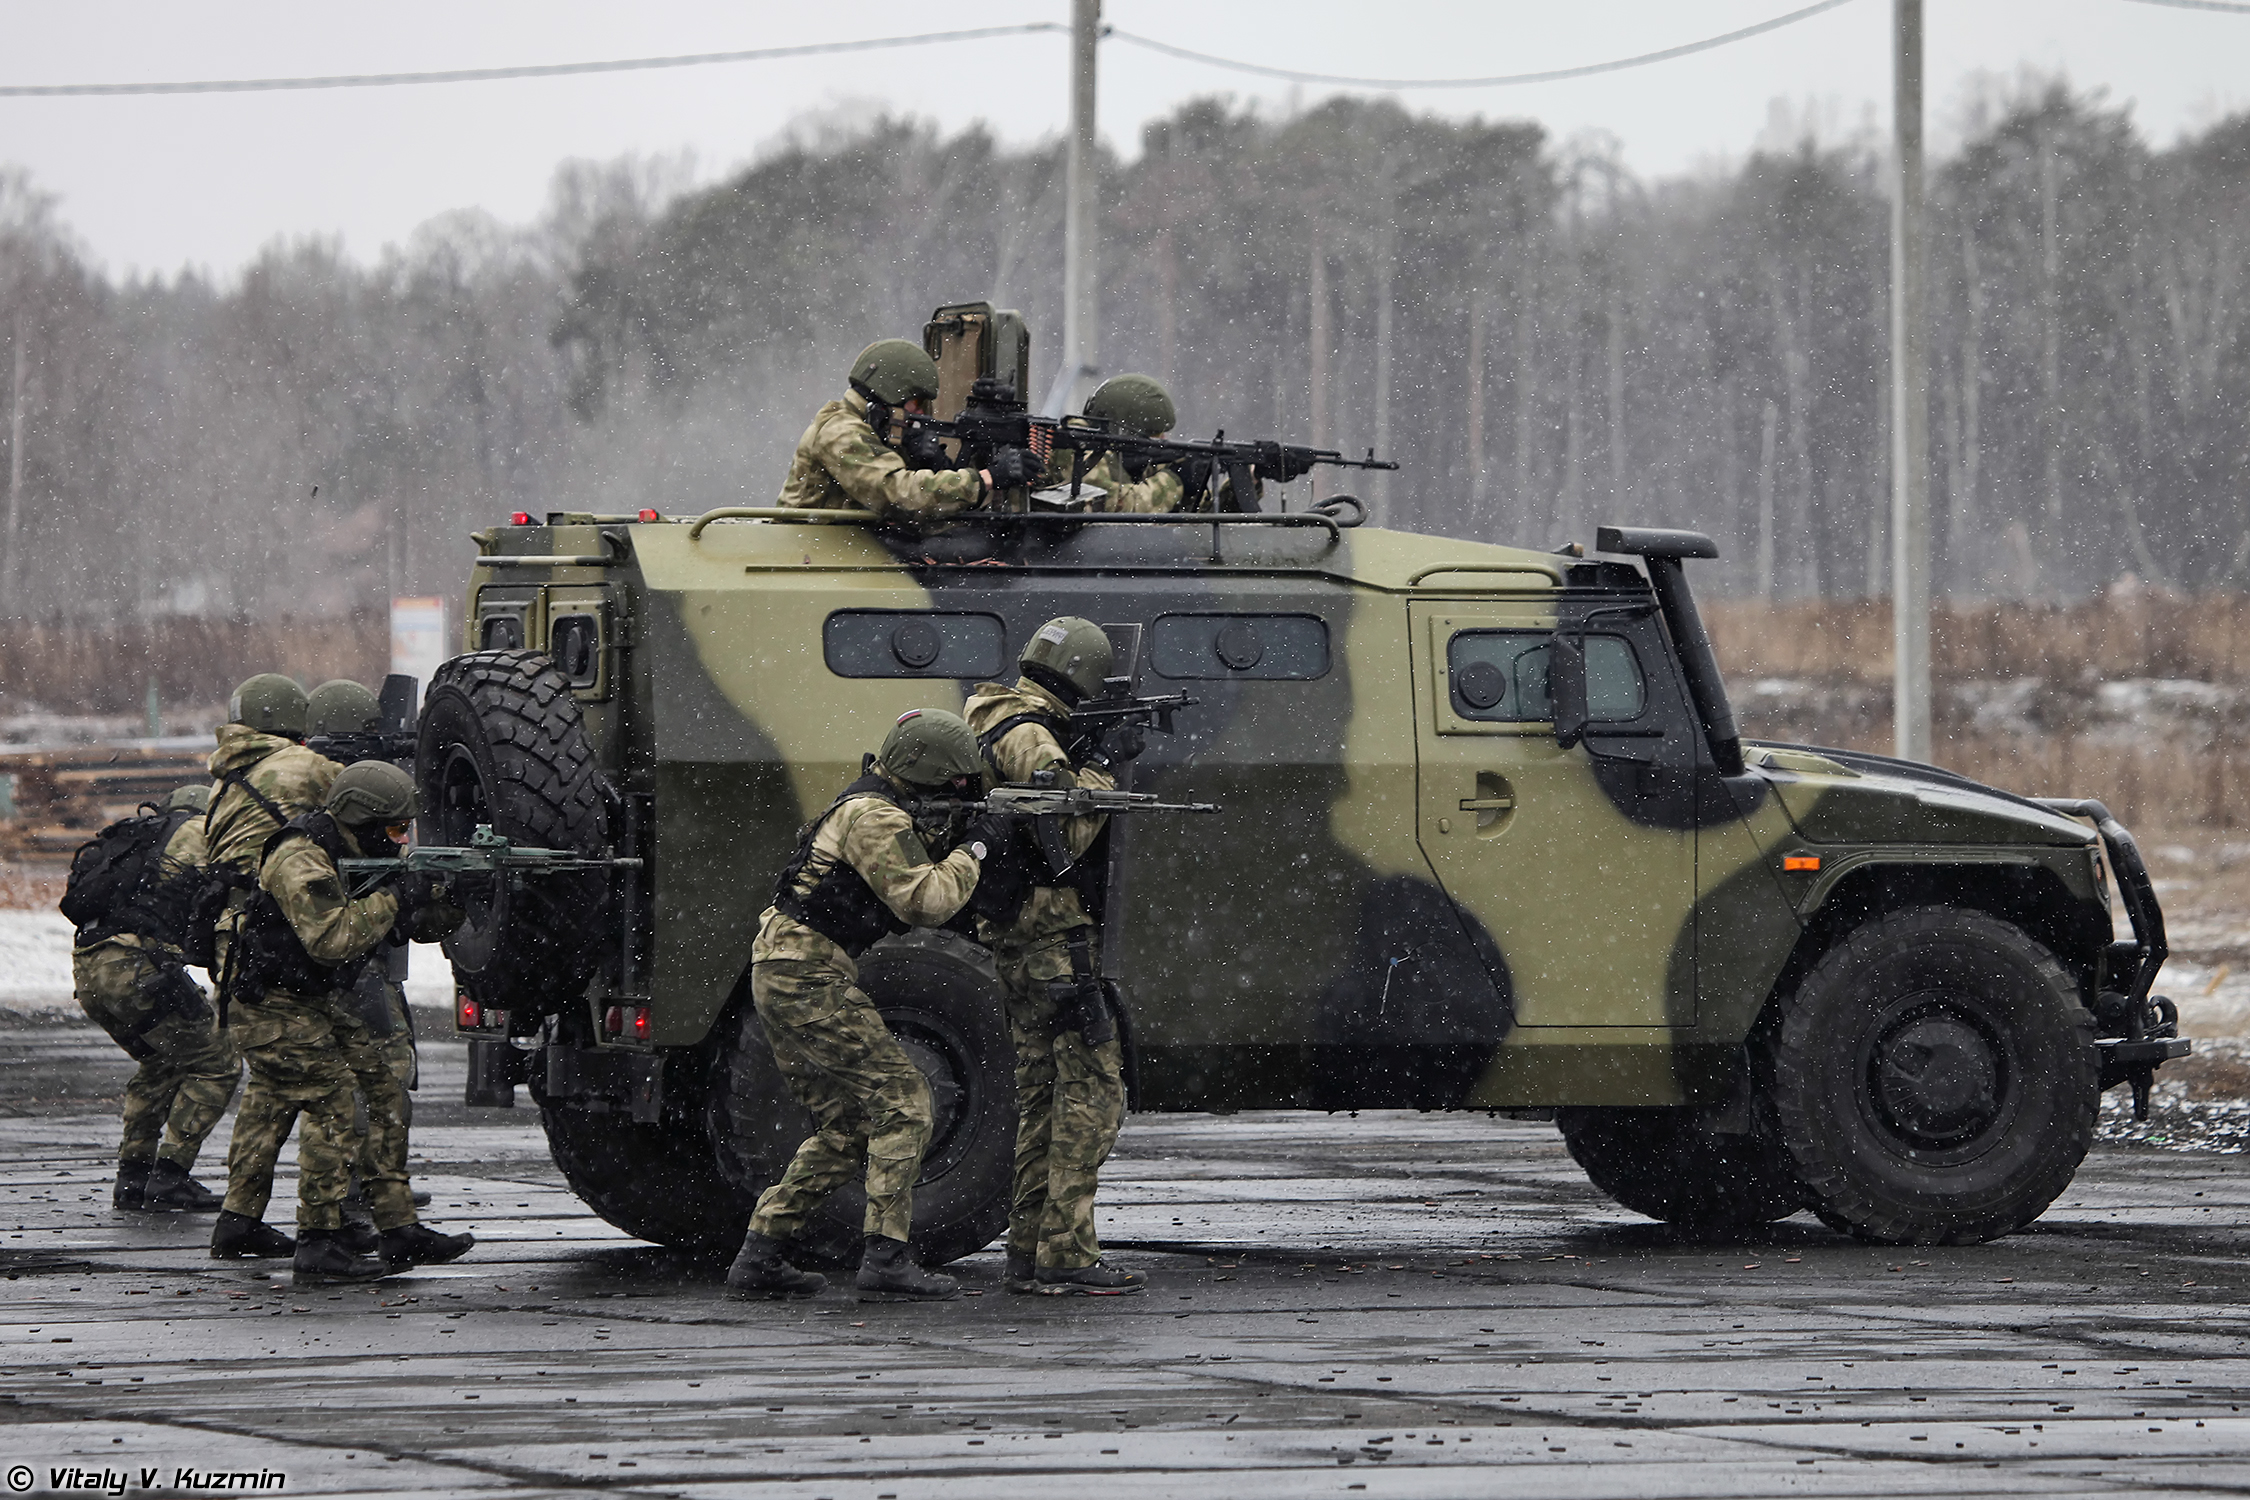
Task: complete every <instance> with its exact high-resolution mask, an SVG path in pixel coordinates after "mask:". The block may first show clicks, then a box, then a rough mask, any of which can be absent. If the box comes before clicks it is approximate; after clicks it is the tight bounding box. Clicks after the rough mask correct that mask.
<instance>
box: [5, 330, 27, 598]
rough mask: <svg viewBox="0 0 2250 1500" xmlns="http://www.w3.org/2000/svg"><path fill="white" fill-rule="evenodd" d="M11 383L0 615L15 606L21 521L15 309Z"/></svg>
mask: <svg viewBox="0 0 2250 1500" xmlns="http://www.w3.org/2000/svg"><path fill="white" fill-rule="evenodd" d="M14 331H15V339H14V342H15V354H16V373H15V379H14V381H13V382H11V383H10V386H9V400H8V520H7V530H6V532H5V534H4V535H0V546H4V547H5V548H6V554H5V555H4V556H0V614H5V613H7V612H9V611H10V610H13V609H14V608H15V603H16V536H17V528H18V526H19V525H20V524H21V522H22V519H23V357H24V349H23V312H22V310H21V309H20V308H19V309H18V310H17V312H16V318H15V330H14Z"/></svg>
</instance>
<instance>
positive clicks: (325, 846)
mask: <svg viewBox="0 0 2250 1500" xmlns="http://www.w3.org/2000/svg"><path fill="white" fill-rule="evenodd" d="M414 811H415V795H414V783H413V780H412V778H410V777H409V776H407V774H406V773H405V772H404V771H401V770H400V769H399V768H398V767H396V766H394V765H390V764H388V763H386V762H383V761H363V762H361V763H360V764H358V765H355V766H352V767H349V768H348V769H346V770H344V771H342V772H340V773H339V774H338V775H337V777H336V779H335V781H334V783H333V784H332V785H331V786H330V788H329V792H328V796H327V797H326V798H325V799H324V802H323V806H322V809H321V810H320V811H319V812H316V813H311V814H306V815H302V816H299V817H295V818H291V819H290V820H289V822H288V823H287V824H285V825H284V826H283V827H282V828H281V830H280V831H278V832H277V833H275V834H274V835H273V836H272V837H271V838H269V839H268V840H267V842H266V846H265V849H264V851H263V853H262V857H261V860H260V864H259V870H258V886H259V890H260V893H261V894H260V896H259V897H258V898H257V899H256V900H255V901H253V902H252V903H251V904H250V905H249V907H248V908H247V909H246V910H245V912H244V914H243V917H242V919H241V921H240V922H239V923H238V925H237V928H236V931H235V934H234V943H235V959H234V962H235V969H234V977H235V982H236V986H237V988H236V992H235V995H234V1002H235V1003H234V1013H233V1016H232V1018H231V1020H230V1025H231V1027H232V1029H233V1031H234V1034H235V1038H236V1041H237V1044H238V1045H239V1046H240V1047H241V1049H242V1054H243V1058H244V1060H245V1061H247V1062H248V1063H249V1066H250V1076H251V1080H252V1085H253V1088H254V1089H256V1090H257V1091H258V1092H259V1093H260V1094H261V1095H262V1096H263V1097H266V1098H270V1099H271V1100H273V1101H274V1102H275V1106H276V1108H275V1109H273V1110H272V1111H271V1112H269V1114H268V1115H266V1116H264V1117H262V1118H260V1119H257V1120H253V1119H250V1118H247V1109H246V1111H245V1113H246V1118H245V1119H243V1120H242V1121H240V1122H239V1123H238V1124H237V1126H236V1128H235V1138H234V1150H233V1152H232V1153H231V1154H230V1156H229V1158H228V1163H227V1167H228V1181H227V1210H226V1212H227V1213H228V1214H229V1215H234V1216H239V1217H240V1219H242V1220H245V1221H248V1222H251V1223H256V1222H257V1221H258V1220H259V1219H260V1218H261V1217H262V1215H263V1213H264V1211H265V1207H266V1202H267V1200H268V1199H269V1198H270V1197H271V1195H272V1192H273V1170H274V1165H275V1163H276V1161H277V1160H278V1159H279V1156H280V1151H281V1144H282V1135H283V1134H284V1133H286V1117H285V1116H284V1115H283V1114H282V1111H283V1110H292V1111H296V1112H299V1113H301V1114H302V1115H303V1117H304V1129H303V1133H302V1134H301V1136H300V1138H299V1140H298V1144H297V1167H298V1210H297V1222H298V1231H299V1232H298V1239H297V1244H296V1248H295V1251H294V1260H295V1267H294V1269H295V1273H296V1279H297V1280H298V1281H299V1282H314V1283H317V1282H324V1281H356V1280H363V1279H365V1278H368V1277H371V1276H380V1275H383V1274H385V1273H386V1271H389V1270H397V1269H400V1268H402V1267H405V1266H409V1265H418V1264H428V1263H432V1262H438V1261H448V1260H452V1259H455V1258H456V1257H458V1256H460V1255H462V1254H464V1253H465V1252H466V1251H467V1250H468V1249H469V1248H470V1247H471V1246H472V1245H473V1244H474V1243H475V1241H474V1240H473V1239H472V1238H471V1237H470V1236H468V1235H445V1234H438V1233H436V1232H434V1231H432V1230H430V1229H428V1228H426V1227H424V1226H423V1225H421V1224H419V1223H417V1222H416V1220H415V1214H414V1206H413V1204H412V1202H411V1201H410V1199H409V1197H408V1194H407V1189H406V1184H405V1183H404V1181H403V1180H400V1181H397V1182H389V1181H383V1182H375V1183H370V1185H369V1198H370V1203H369V1208H370V1209H371V1210H372V1212H373V1213H374V1216H375V1224H376V1227H377V1228H378V1229H379V1230H380V1232H381V1240H380V1248H381V1258H380V1259H369V1258H365V1257H362V1256H360V1255H358V1254H357V1253H355V1252H354V1251H353V1250H352V1249H351V1248H350V1247H349V1246H348V1245H347V1244H346V1243H345V1242H344V1240H343V1239H342V1236H341V1230H342V1228H343V1201H344V1195H345V1193H346V1191H347V1190H348V1188H349V1185H350V1175H351V1162H352V1157H353V1154H354V1152H353V1150H352V1145H353V1142H352V1092H353V1087H354V1084H355V1079H354V1077H353V1074H352V1071H351V1068H350V1065H349V1062H348V1060H347V1059H348V1056H349V1054H350V1052H351V1051H352V1050H353V1048H355V1047H364V1046H365V1045H366V1039H365V1038H364V1036H362V1035H361V1033H363V1032H364V1031H365V1030H366V1023H365V1022H364V1021H363V1020H362V1019H361V1018H360V1016H359V1014H358V1012H357V1007H356V1006H355V1004H354V1003H353V1001H352V999H351V997H350V994H349V990H350V987H351V983H352V980H353V978H354V977H355V973H356V971H357V970H358V969H359V968H360V967H361V966H362V965H363V963H364V962H365V960H366V959H367V958H368V957H369V955H370V954H372V953H374V952H375V951H376V950H377V948H378V946H379V945H380V944H382V943H384V942H385V941H386V940H388V941H390V942H393V943H396V942H399V941H403V940H405V939H407V938H412V939H415V940H418V941H424V942H435V941H437V940H438V939H440V938H442V937H444V936H445V935H446V934H447V933H449V932H451V931H452V929H453V928H454V927H456V926H458V925H459V923H460V915H461V914H460V912H459V910H458V909H457V908H455V907H453V906H452V905H451V903H450V902H449V901H448V900H447V899H446V897H445V893H444V891H443V888H442V886H437V885H434V884H431V883H429V882H426V881H419V880H412V879H410V880H409V881H408V882H405V883H403V884H401V885H400V886H399V887H398V888H396V889H394V888H392V887H389V886H386V887H382V888H379V889H376V890H374V891H372V892H369V893H368V894H366V895H363V896H357V897H355V896H352V895H351V894H350V892H349V891H348V889H347V887H346V884H345V881H344V878H343V876H342V874H341V872H340V870H339V868H338V861H340V860H343V859H348V858H353V857H366V858H376V857H384V856H388V855H390V854H393V853H395V852H396V849H397V842H396V841H397V840H399V839H400V838H403V837H404V836H405V834H406V831H407V827H408V825H409V824H410V822H411V820H412V819H413V816H414ZM272 1119H280V1120H281V1121H282V1130H281V1131H279V1132H277V1131H274V1130H272V1129H270V1128H261V1127H263V1126H265V1124H266V1122H267V1121H268V1120H272ZM260 1227H262V1225H261V1226H260ZM212 1253H213V1254H214V1255H217V1254H220V1253H221V1251H220V1249H219V1246H218V1241H217V1238H216V1237H214V1240H213V1251H212Z"/></svg>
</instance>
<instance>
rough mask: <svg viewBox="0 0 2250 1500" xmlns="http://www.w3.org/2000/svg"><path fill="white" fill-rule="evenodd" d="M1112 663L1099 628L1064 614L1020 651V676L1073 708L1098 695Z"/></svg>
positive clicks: (1086, 621) (1104, 632)
mask: <svg viewBox="0 0 2250 1500" xmlns="http://www.w3.org/2000/svg"><path fill="white" fill-rule="evenodd" d="M1113 660H1114V657H1113V654H1112V652H1111V650H1110V645H1109V635H1108V633H1107V632H1106V631H1104V630H1103V629H1102V628H1101V626H1099V625H1096V624H1095V623H1094V622H1093V621H1091V620H1081V619H1079V618H1078V617H1077V616H1076V615H1063V616H1061V617H1059V618H1057V619H1053V620H1049V621H1048V622H1047V623H1046V624H1044V625H1042V626H1040V627H1039V628H1038V629H1037V630H1034V631H1033V632H1032V633H1031V639H1030V640H1029V641H1027V642H1025V644H1024V648H1023V657H1022V664H1023V675H1024V676H1026V677H1028V678H1030V679H1031V680H1032V681H1033V682H1036V683H1038V684H1039V685H1040V686H1041V687H1043V688H1045V689H1046V690H1047V691H1048V692H1050V693H1053V694H1054V695H1055V696H1056V697H1058V698H1060V699H1062V700H1063V701H1064V702H1065V703H1068V704H1072V705H1075V704H1077V702H1078V701H1079V700H1080V699H1082V698H1093V697H1097V696H1099V695H1100V693H1101V690H1102V682H1103V679H1105V678H1107V677H1108V676H1109V669H1110V665H1111V663H1112V661H1113Z"/></svg>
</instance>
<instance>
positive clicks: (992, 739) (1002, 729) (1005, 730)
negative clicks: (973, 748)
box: [977, 710, 1070, 781]
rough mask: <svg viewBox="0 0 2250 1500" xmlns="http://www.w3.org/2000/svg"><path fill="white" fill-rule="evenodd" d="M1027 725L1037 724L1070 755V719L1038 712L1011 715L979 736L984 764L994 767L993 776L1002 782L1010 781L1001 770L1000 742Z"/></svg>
mask: <svg viewBox="0 0 2250 1500" xmlns="http://www.w3.org/2000/svg"><path fill="white" fill-rule="evenodd" d="M1026 724H1036V725H1038V726H1039V727H1040V728H1041V729H1044V730H1046V731H1047V732H1048V733H1049V734H1051V735H1053V736H1054V737H1055V743H1056V744H1057V745H1058V746H1062V747H1064V749H1063V753H1064V754H1065V755H1068V754H1069V753H1070V751H1069V749H1068V746H1069V744H1070V720H1069V719H1067V718H1065V717H1063V716H1062V715H1061V714H1051V713H1044V712H1040V711H1038V710H1033V711H1031V712H1029V713H1020V714H1010V715H1008V717H1007V718H1005V719H1002V720H1001V721H1000V722H999V723H997V724H995V725H993V726H992V727H991V728H990V729H987V730H986V731H985V732H984V733H982V734H980V735H978V736H977V749H978V750H980V751H982V752H983V753H984V763H985V764H986V765H988V766H990V767H992V774H993V775H995V776H997V777H999V778H1000V779H1001V780H1002V781H1006V780H1007V779H1008V774H1007V772H1005V771H1003V770H1002V769H1001V768H1000V742H1001V741H1002V740H1004V739H1006V738H1007V737H1008V735H1009V734H1010V733H1011V732H1012V731H1014V730H1017V729H1021V728H1022V727H1023V726H1024V725H1026Z"/></svg>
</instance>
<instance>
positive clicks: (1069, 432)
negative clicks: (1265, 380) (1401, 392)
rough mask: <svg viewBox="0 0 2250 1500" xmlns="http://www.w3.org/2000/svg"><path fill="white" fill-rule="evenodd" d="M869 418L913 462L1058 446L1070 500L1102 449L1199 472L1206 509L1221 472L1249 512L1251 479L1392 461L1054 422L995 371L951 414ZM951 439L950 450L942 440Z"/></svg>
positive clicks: (1194, 492) (894, 412)
mask: <svg viewBox="0 0 2250 1500" xmlns="http://www.w3.org/2000/svg"><path fill="white" fill-rule="evenodd" d="M868 421H869V423H870V424H872V425H873V426H874V428H875V434H876V436H877V437H880V438H882V439H883V440H884V441H885V442H889V441H890V440H891V433H892V430H893V428H894V427H895V428H896V429H897V430H898V431H899V434H900V436H899V451H900V453H901V454H902V455H903V456H904V457H905V458H906V460H907V462H908V464H909V465H911V466H913V467H916V468H959V469H982V468H986V467H988V466H989V465H990V464H991V462H992V458H993V455H994V454H996V453H998V452H999V451H1000V450H1001V449H1002V448H1023V449H1027V450H1029V451H1030V452H1032V453H1033V454H1036V455H1037V456H1038V457H1039V459H1040V460H1041V461H1042V462H1044V461H1046V460H1047V459H1049V458H1050V457H1051V456H1052V455H1053V454H1054V452H1055V451H1056V450H1057V449H1061V450H1063V451H1066V452H1068V453H1069V454H1070V455H1071V464H1070V471H1071V477H1070V500H1071V501H1073V502H1074V501H1076V499H1077V497H1078V494H1079V490H1080V487H1081V485H1082V484H1083V482H1084V480H1085V477H1086V473H1087V471H1088V470H1090V469H1091V468H1092V467H1093V466H1094V464H1095V462H1096V461H1098V460H1099V459H1100V458H1101V457H1102V455H1103V454H1105V453H1115V454H1117V455H1118V457H1119V458H1120V459H1122V460H1125V461H1127V462H1132V461H1135V460H1138V461H1140V462H1141V463H1144V464H1173V465H1183V464H1184V465H1185V466H1186V468H1187V470H1188V471H1189V472H1190V473H1191V474H1194V473H1196V471H1200V474H1199V475H1197V477H1196V480H1195V482H1194V483H1192V484H1191V485H1190V493H1189V494H1188V495H1187V497H1186V500H1187V505H1186V507H1185V508H1187V509H1189V510H1202V509H1205V508H1207V506H1208V504H1209V503H1210V500H1211V489H1210V476H1212V475H1214V474H1224V475H1225V476H1226V477H1227V489H1228V494H1227V496H1226V499H1225V501H1224V508H1226V509H1229V510H1237V511H1255V510H1257V509H1258V508H1259V499H1258V490H1257V481H1258V480H1259V479H1260V478H1261V477H1263V478H1267V479H1271V480H1273V481H1274V482H1276V483H1277V484H1287V483H1288V482H1289V481H1291V480H1293V479H1301V478H1303V477H1304V476H1305V475H1306V474H1309V473H1311V472H1312V471H1313V470H1314V469H1316V468H1320V467H1322V466H1328V467H1334V468H1343V469H1396V468H1397V467H1398V465H1397V464H1395V463H1393V462H1391V461H1390V460H1388V459H1380V458H1377V457H1376V456H1375V453H1374V450H1373V449H1369V450H1368V454H1367V456H1366V457H1365V458H1349V457H1346V456H1345V455H1344V454H1343V453H1341V452H1339V451H1338V450H1336V449H1334V448H1306V447H1301V446H1299V445H1297V444H1294V443H1278V442H1272V441H1259V442H1250V443H1230V442H1228V441H1227V435H1226V433H1225V432H1224V431H1221V432H1219V433H1218V434H1217V435H1216V436H1214V437H1213V438H1212V439H1211V441H1210V442H1207V443H1203V442H1193V441H1188V440H1184V439H1179V438H1148V437H1140V436H1138V435H1136V434H1133V433H1129V432H1121V431H1118V430H1116V429H1114V428H1111V427H1108V426H1106V425H1104V424H1102V423H1100V422H1095V421H1091V420H1089V419H1087V418H1085V417H1065V418H1063V419H1061V420H1060V421H1057V420H1055V419H1053V418H1049V417H1036V416H1033V415H1032V414H1031V409H1030V408H1029V407H1028V406H1026V405H1025V404H1024V402H1023V401H1022V399H1021V398H1020V397H1018V396H1017V395H1016V388H1015V384H1014V383H1013V382H1012V381H1008V380H1003V379H1000V378H998V377H994V376H985V377H981V378H979V379H978V380H977V381H976V382H975V383H974V384H973V385H971V386H970V388H969V398H968V401H967V404H965V405H964V406H963V407H962V408H961V414H960V415H959V416H957V417H953V418H951V419H947V418H943V417H930V416H923V415H920V414H918V413H915V412H906V411H900V410H899V409H897V408H896V407H890V406H871V407H869V409H868ZM948 442H950V443H952V444H953V451H952V452H951V453H950V454H948V453H947V452H946V450H945V447H944V444H946V443H948Z"/></svg>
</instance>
